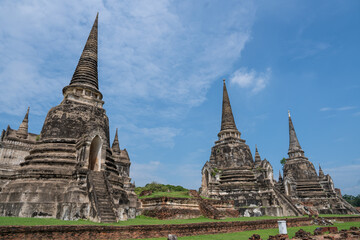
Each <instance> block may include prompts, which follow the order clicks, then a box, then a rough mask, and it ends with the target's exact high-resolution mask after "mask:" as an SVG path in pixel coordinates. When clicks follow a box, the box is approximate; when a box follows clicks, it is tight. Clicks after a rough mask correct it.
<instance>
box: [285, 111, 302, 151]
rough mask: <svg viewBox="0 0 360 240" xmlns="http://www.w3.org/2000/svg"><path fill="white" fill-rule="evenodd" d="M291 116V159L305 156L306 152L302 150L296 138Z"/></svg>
mask: <svg viewBox="0 0 360 240" xmlns="http://www.w3.org/2000/svg"><path fill="white" fill-rule="evenodd" d="M288 114H289V152H288V154H289V157H296V156H303V153H304V151H303V150H302V149H301V146H300V143H299V140H298V138H297V136H296V132H295V128H294V125H293V123H292V120H291V116H290V111H288Z"/></svg>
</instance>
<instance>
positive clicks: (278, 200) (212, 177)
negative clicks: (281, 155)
mask: <svg viewBox="0 0 360 240" xmlns="http://www.w3.org/2000/svg"><path fill="white" fill-rule="evenodd" d="M218 138H219V139H218V140H217V141H216V142H215V146H213V147H212V149H211V156H210V160H209V161H208V162H206V163H205V165H204V167H203V169H202V185H201V195H202V196H204V197H210V198H215V199H223V200H234V205H235V207H236V208H237V209H239V211H240V214H242V215H245V216H249V215H264V214H266V215H274V216H282V215H300V212H299V211H298V210H297V209H296V207H295V206H294V205H293V204H292V203H291V201H290V200H289V199H287V198H286V196H285V195H284V194H282V193H281V192H280V191H278V190H277V189H276V188H275V186H274V180H273V169H272V166H271V164H270V163H269V162H268V161H267V160H266V159H264V160H262V159H261V157H260V154H259V152H258V150H257V148H256V153H255V161H254V159H253V157H252V154H251V151H250V148H249V146H248V145H247V144H246V143H245V140H244V139H241V133H240V132H239V131H238V129H237V127H236V124H235V121H234V116H233V113H232V110H231V105H230V101H229V96H228V92H227V89H226V85H225V80H224V85H223V103H222V119H221V130H220V132H219V134H218Z"/></svg>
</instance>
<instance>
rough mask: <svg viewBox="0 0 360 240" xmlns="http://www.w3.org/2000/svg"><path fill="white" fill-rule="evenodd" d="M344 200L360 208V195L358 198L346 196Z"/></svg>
mask: <svg viewBox="0 0 360 240" xmlns="http://www.w3.org/2000/svg"><path fill="white" fill-rule="evenodd" d="M343 198H344V199H345V200H346V201H347V202H348V203H350V204H351V205H353V206H354V207H360V194H359V195H357V196H356V197H355V196H352V195H347V194H345V195H344V196H343Z"/></svg>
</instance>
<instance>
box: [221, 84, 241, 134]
mask: <svg viewBox="0 0 360 240" xmlns="http://www.w3.org/2000/svg"><path fill="white" fill-rule="evenodd" d="M223 81H224V87H223V102H222V117H221V130H227V129H231V130H237V128H236V124H235V120H234V116H233V113H232V110H231V105H230V100H229V95H228V92H227V89H226V84H225V79H224V80H223Z"/></svg>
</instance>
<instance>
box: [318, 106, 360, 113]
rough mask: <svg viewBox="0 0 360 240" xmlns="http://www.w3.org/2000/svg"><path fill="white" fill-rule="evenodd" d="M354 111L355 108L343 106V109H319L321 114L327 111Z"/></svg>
mask: <svg viewBox="0 0 360 240" xmlns="http://www.w3.org/2000/svg"><path fill="white" fill-rule="evenodd" d="M353 109H356V107H355V106H343V107H338V108H331V107H323V108H320V111H321V112H327V111H348V110H353Z"/></svg>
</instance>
